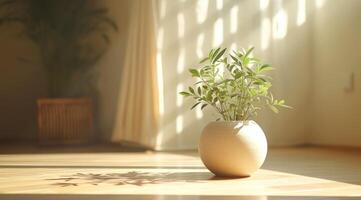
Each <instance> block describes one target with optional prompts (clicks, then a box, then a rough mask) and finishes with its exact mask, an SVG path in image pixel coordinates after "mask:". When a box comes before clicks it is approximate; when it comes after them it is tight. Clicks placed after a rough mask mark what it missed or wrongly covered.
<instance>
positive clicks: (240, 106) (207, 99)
mask: <svg viewBox="0 0 361 200" xmlns="http://www.w3.org/2000/svg"><path fill="white" fill-rule="evenodd" d="M253 49H254V48H253V47H252V48H250V49H248V50H245V49H241V50H240V51H233V52H232V53H228V52H227V49H226V48H224V49H221V48H217V49H212V50H211V51H210V52H209V54H208V56H207V57H206V58H204V59H203V60H201V61H200V66H199V68H197V69H190V70H189V71H190V73H191V75H192V77H196V78H197V79H198V81H197V82H196V83H195V84H194V86H193V87H192V86H190V87H189V88H188V91H183V92H181V93H180V94H181V95H183V96H185V97H193V98H194V99H195V101H196V103H195V104H194V105H193V106H192V108H191V109H193V108H195V107H196V106H201V109H203V108H205V107H206V106H208V105H210V106H212V107H213V108H214V109H216V110H217V111H218V113H219V114H220V115H221V117H222V118H223V120H225V121H245V120H248V119H250V118H252V117H254V116H256V115H257V112H258V111H259V110H260V109H261V108H262V107H263V106H268V107H269V108H270V109H271V110H272V111H274V112H275V113H278V108H279V107H286V108H289V106H287V105H285V101H284V100H276V99H274V98H273V95H272V93H271V92H270V91H269V89H270V87H271V86H272V84H271V82H270V81H269V80H270V77H269V76H267V75H266V74H265V72H267V71H269V70H272V69H273V68H272V67H271V66H270V65H268V64H264V63H262V62H261V61H260V60H259V59H257V58H254V57H252V56H251V53H252V51H253ZM222 69H223V70H222Z"/></svg>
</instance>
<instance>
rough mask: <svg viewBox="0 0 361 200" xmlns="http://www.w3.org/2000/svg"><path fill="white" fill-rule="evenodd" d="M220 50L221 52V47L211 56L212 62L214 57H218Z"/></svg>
mask: <svg viewBox="0 0 361 200" xmlns="http://www.w3.org/2000/svg"><path fill="white" fill-rule="evenodd" d="M219 50H221V47H218V48H217V49H216V50H215V51H214V52H213V53H212V54H211V56H210V58H211V60H213V58H214V56H216V55H217V54H218V52H219Z"/></svg>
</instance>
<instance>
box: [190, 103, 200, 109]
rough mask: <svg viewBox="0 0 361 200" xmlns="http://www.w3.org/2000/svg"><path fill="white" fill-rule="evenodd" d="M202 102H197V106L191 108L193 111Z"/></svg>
mask: <svg viewBox="0 0 361 200" xmlns="http://www.w3.org/2000/svg"><path fill="white" fill-rule="evenodd" d="M200 103H201V102H197V103H196V104H194V105H193V106H192V107H191V110H193V108H195V107H197V106H198V105H199V104H200Z"/></svg>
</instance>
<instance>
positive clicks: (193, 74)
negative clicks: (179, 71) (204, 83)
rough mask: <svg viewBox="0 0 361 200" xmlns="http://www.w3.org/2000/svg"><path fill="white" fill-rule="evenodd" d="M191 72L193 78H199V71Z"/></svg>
mask: <svg viewBox="0 0 361 200" xmlns="http://www.w3.org/2000/svg"><path fill="white" fill-rule="evenodd" d="M189 72H190V73H191V74H192V77H199V76H200V75H199V71H198V70H196V69H189Z"/></svg>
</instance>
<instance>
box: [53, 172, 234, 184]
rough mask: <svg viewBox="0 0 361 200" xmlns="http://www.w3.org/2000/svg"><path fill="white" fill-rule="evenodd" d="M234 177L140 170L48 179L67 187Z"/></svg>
mask: <svg viewBox="0 0 361 200" xmlns="http://www.w3.org/2000/svg"><path fill="white" fill-rule="evenodd" d="M226 179H234V178H223V177H216V176H214V175H213V174H212V173H210V172H173V173H164V172H138V171H131V172H125V173H104V174H101V173H76V174H72V175H69V176H62V177H60V178H54V179H46V180H48V181H56V182H55V183H53V184H52V185H56V186H61V187H67V186H80V185H100V184H113V185H119V186H120V185H134V186H143V185H149V184H162V183H171V182H173V183H174V182H183V183H184V182H199V183H201V182H204V181H210V180H226Z"/></svg>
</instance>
